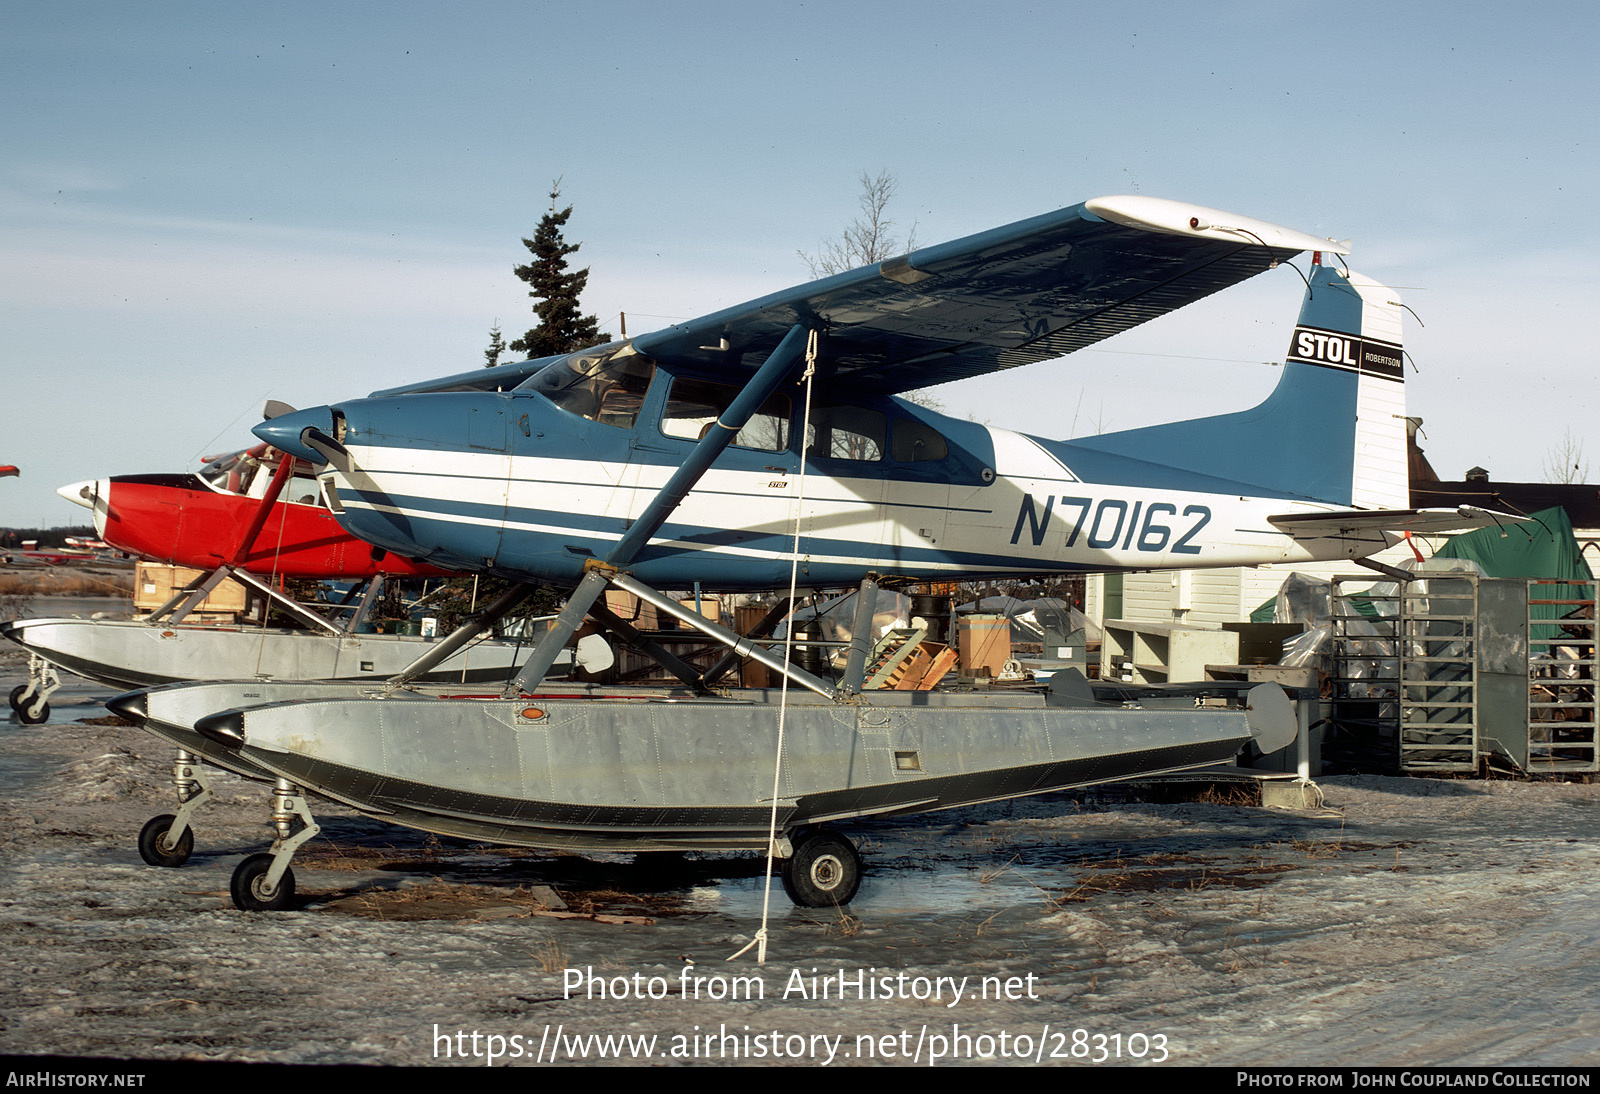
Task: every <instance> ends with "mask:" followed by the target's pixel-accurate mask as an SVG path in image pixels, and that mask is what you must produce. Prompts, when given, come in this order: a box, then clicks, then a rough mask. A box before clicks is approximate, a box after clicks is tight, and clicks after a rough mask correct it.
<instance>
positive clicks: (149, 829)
mask: <svg viewBox="0 0 1600 1094" xmlns="http://www.w3.org/2000/svg"><path fill="white" fill-rule="evenodd" d="M177 819H178V818H177V817H174V816H173V815H172V814H171V813H163V814H161V815H160V816H159V817H151V818H150V819H149V820H147V821H145V822H144V827H143V828H141V829H140V830H139V857H140V858H142V859H144V860H145V862H147V863H149V864H150V865H151V866H182V865H183V864H184V863H186V862H188V861H189V856H190V855H191V854H193V853H194V829H193V828H185V829H184V830H183V835H181V836H179V837H178V840H177V842H176V843H172V844H168V842H167V833H169V832H171V831H172V822H173V821H175V820H177Z"/></svg>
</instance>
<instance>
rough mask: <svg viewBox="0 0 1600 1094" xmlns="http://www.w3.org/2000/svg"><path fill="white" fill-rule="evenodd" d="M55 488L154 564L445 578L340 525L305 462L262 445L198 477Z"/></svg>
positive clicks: (106, 535)
mask: <svg viewBox="0 0 1600 1094" xmlns="http://www.w3.org/2000/svg"><path fill="white" fill-rule="evenodd" d="M56 493H58V494H60V495H61V496H62V497H64V498H66V499H67V500H68V501H70V502H73V503H75V504H77V505H82V506H84V507H85V508H87V509H91V510H93V511H94V526H95V531H96V532H98V533H99V535H100V537H101V538H102V539H104V540H105V541H106V543H107V544H109V545H110V546H112V547H114V548H116V549H117V550H119V551H126V552H127V553H128V554H131V555H137V556H138V557H140V558H144V559H148V560H150V561H152V562H166V563H171V564H173V565H177V566H189V567H192V568H194V569H197V570H214V569H216V568H217V567H219V566H229V567H232V568H235V569H239V570H244V571H246V572H249V573H253V574H262V575H276V576H279V577H308V578H338V579H346V580H363V579H367V578H372V577H376V576H379V575H383V576H386V577H439V576H443V575H444V574H445V571H443V570H440V569H437V568H435V567H433V566H425V565H420V564H417V563H413V562H411V561H410V560H408V559H404V558H401V557H400V556H398V555H393V554H389V553H387V552H385V551H384V550H383V549H382V548H378V547H372V546H371V545H369V544H366V543H363V542H361V541H360V540H358V539H356V538H354V537H353V536H351V535H350V534H349V533H347V532H346V531H344V529H342V528H340V527H339V525H338V523H337V522H336V521H335V520H334V519H333V515H332V514H331V513H329V512H328V510H327V509H326V508H324V507H323V506H322V505H321V504H319V502H318V497H317V480H316V479H315V478H314V477H313V473H312V468H311V465H310V464H307V463H306V462H305V461H304V460H294V459H289V460H286V459H285V458H284V455H283V453H282V452H280V451H278V450H277V449H276V448H271V447H268V446H267V445H264V444H260V445H256V446H255V447H254V448H248V449H245V450H243V451H241V452H231V453H228V454H227V455H224V456H216V457H212V458H211V459H208V460H207V461H206V462H205V464H204V466H202V467H201V469H200V471H199V472H198V473H197V474H180V475H171V474H167V475H117V476H114V477H112V478H105V479H91V480H89V481H87V482H75V483H72V484H71V485H69V486H63V487H61V488H60V489H59V490H57V491H56Z"/></svg>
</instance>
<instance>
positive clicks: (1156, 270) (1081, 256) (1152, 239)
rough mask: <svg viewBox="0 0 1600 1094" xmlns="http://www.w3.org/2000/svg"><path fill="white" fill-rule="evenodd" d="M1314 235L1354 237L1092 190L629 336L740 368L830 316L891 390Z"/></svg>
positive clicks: (661, 356)
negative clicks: (996, 224)
mask: <svg viewBox="0 0 1600 1094" xmlns="http://www.w3.org/2000/svg"><path fill="white" fill-rule="evenodd" d="M1307 250H1322V251H1332V252H1336V253H1341V254H1343V253H1346V252H1347V251H1348V244H1346V243H1331V242H1329V241H1328V240H1323V239H1317V238H1315V237H1313V236H1309V235H1306V234H1304V233H1302V232H1297V231H1293V230H1291V229H1288V228H1282V227H1279V226H1277V225H1274V224H1268V223H1266V222H1265V221H1259V220H1252V219H1251V218H1248V217H1242V216H1237V215H1235V214H1232V213H1224V212H1221V211H1219V210H1216V209H1207V208H1205V207H1203V206H1199V205H1189V204H1186V203H1183V202H1177V201H1168V200H1165V199H1162V198H1150V197H1142V196H1123V197H1108V198H1096V199H1093V200H1091V201H1086V202H1084V203H1082V204H1081V205H1075V206H1072V207H1071V208H1068V209H1062V210H1058V211H1057V212H1054V213H1046V214H1044V215H1043V216H1037V217H1032V218H1030V219H1028V220H1023V221H1018V222H1017V223H1015V224H1010V225H1007V226H1005V227H1001V228H994V229H991V230H989V231H986V232H980V233H978V234H977V235H972V236H967V237H966V238H964V239H958V240H954V241H953V242H950V243H941V244H937V245H935V246H931V247H924V248H921V249H919V250H916V251H913V252H911V253H910V254H907V255H904V256H901V257H899V258H892V259H888V260H886V261H883V262H880V263H878V264H876V265H872V266H863V267H861V268H859V269H855V270H850V271H847V272H845V273H841V274H837V275H835V276H833V277H828V278H824V279H823V280H821V281H814V282H811V283H809V284H806V285H801V286H798V287H796V288H793V289H788V290H785V291H783V292H778V293H773V294H771V295H770V296H764V297H762V298H760V299H758V300H753V301H751V302H749V303H747V304H740V305H738V306H736V307H732V308H727V309H725V310H723V311H719V312H715V313H713V314H711V315H708V316H705V317H703V318H700V319H695V320H692V321H690V322H688V323H682V324H679V325H677V326H673V327H668V328H665V329H664V330H659V331H655V332H652V333H650V334H646V335H642V336H640V337H637V338H635V339H634V346H635V348H636V349H638V351H639V352H641V353H643V354H645V355H646V356H649V357H653V358H655V359H657V360H659V361H664V362H671V363H674V364H681V365H689V366H693V367H698V368H702V369H706V370H709V371H712V372H720V373H728V374H732V375H736V376H737V375H742V374H748V373H752V372H754V371H755V369H756V368H758V367H759V366H760V364H761V362H762V361H764V360H765V359H766V357H767V356H768V355H769V354H770V353H771V352H772V351H773V349H774V348H775V347H776V346H777V344H778V343H779V341H781V340H782V338H783V336H784V335H785V334H786V333H787V332H788V331H789V330H790V328H792V327H793V326H794V325H795V324H797V323H799V324H804V325H806V326H809V327H813V328H821V329H822V330H823V331H824V342H825V344H824V352H823V357H824V359H825V361H826V365H825V367H826V369H827V370H828V371H827V373H826V376H827V377H828V378H830V379H835V380H844V381H848V382H849V386H850V388H851V389H852V391H855V392H859V393H864V394H867V393H877V394H894V393H896V392H901V391H909V390H911V389H914V388H920V387H927V386H929V385H931V384H942V383H945V382H947V381H950V380H960V379H964V378H966V377H970V376H979V375H983V374H985V373H989V372H995V371H998V370H1000V369H1006V368H1012V367H1015V366H1017V365H1024V364H1029V363H1032V362H1034V361H1042V360H1046V359H1049V358H1053V357H1060V356H1063V355H1064V354H1068V353H1071V352H1073V351H1075V350H1078V349H1082V348H1083V347H1084V346H1088V345H1092V344H1093V343H1095V342H1098V341H1100V340H1101V339H1104V338H1109V337H1110V336H1111V335H1113V334H1117V333H1119V332H1121V331H1124V330H1127V329H1129V328H1130V327H1134V326H1137V325H1138V324H1140V323H1144V322H1146V321H1148V320H1150V319H1154V318H1155V317H1157V316H1159V315H1164V314H1166V313H1167V312H1169V311H1174V310H1176V309H1178V308H1181V307H1183V306H1184V305H1185V304H1190V303H1193V302H1194V301H1196V300H1199V299H1201V298H1203V297H1205V296H1209V295H1210V294H1211V293H1214V292H1217V291H1218V290H1220V289H1224V288H1227V287H1228V286H1230V285H1233V284H1236V283H1238V282H1240V281H1243V280H1245V279H1246V278H1249V277H1251V276H1253V275H1255V274H1257V273H1260V272H1262V271H1263V270H1267V269H1270V268H1271V267H1273V266H1275V265H1277V264H1278V263H1279V262H1281V261H1283V260H1285V259H1288V258H1291V257H1293V256H1294V255H1296V254H1299V253H1300V252H1302V251H1307ZM503 367H506V368H513V367H515V366H503ZM484 371H489V370H480V372H484ZM452 379H457V378H452ZM439 382H440V381H433V383H434V384H437V383H439ZM399 390H406V389H396V391H397V392H398V391H399ZM430 390H439V389H438V388H435V387H430Z"/></svg>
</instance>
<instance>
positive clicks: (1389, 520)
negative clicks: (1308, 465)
mask: <svg viewBox="0 0 1600 1094" xmlns="http://www.w3.org/2000/svg"><path fill="white" fill-rule="evenodd" d="M1527 519H1528V518H1527V517H1519V516H1513V515H1512V514H1510V513H1495V512H1491V511H1490V510H1488V509H1477V508H1474V507H1472V506H1470V505H1463V506H1461V507H1460V508H1459V509H1348V510H1345V511H1343V512H1333V513H1290V514H1286V515H1283V516H1276V517H1268V518H1267V522H1268V523H1269V524H1271V525H1272V526H1273V527H1274V528H1277V529H1278V530H1279V531H1282V532H1287V533H1288V534H1289V535H1291V536H1293V537H1294V538H1295V539H1296V540H1312V539H1349V540H1352V541H1358V540H1367V541H1370V540H1372V539H1373V538H1374V537H1376V536H1379V535H1381V534H1382V533H1384V532H1410V533H1411V534H1412V535H1419V536H1420V535H1436V534H1439V533H1442V532H1470V531H1472V530H1473V529H1476V528H1489V527H1492V526H1495V525H1505V524H1520V523H1522V522H1524V521H1526V520H1527Z"/></svg>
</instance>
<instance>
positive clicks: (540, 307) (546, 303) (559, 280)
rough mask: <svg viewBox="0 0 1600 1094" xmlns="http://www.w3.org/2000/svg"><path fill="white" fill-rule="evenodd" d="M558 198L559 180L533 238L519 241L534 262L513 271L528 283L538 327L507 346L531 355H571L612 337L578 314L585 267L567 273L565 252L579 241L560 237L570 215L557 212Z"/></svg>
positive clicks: (586, 280) (594, 321)
mask: <svg viewBox="0 0 1600 1094" xmlns="http://www.w3.org/2000/svg"><path fill="white" fill-rule="evenodd" d="M560 197H561V180H560V179H557V180H556V181H555V182H554V183H552V184H551V186H550V211H549V212H548V213H546V214H545V215H544V217H543V218H542V219H541V220H540V221H539V227H538V230H537V231H535V232H534V233H533V238H532V239H524V240H523V241H522V244H523V246H525V247H527V248H528V250H529V251H530V252H531V253H532V254H533V262H532V263H531V264H529V265H527V266H518V267H517V268H516V271H515V272H516V275H517V277H519V278H521V279H522V280H523V281H526V282H527V283H528V286H529V288H528V295H529V296H531V297H533V298H534V300H536V301H537V303H536V304H534V306H533V311H534V314H535V315H537V316H538V317H539V325H538V326H537V327H534V328H533V329H532V330H530V331H528V333H527V334H524V335H523V336H522V337H521V338H519V339H517V340H516V341H515V342H512V343H511V347H510V348H511V349H512V350H513V351H515V352H517V353H525V354H527V355H528V356H529V357H548V356H551V355H553V354H557V353H571V352H572V351H573V350H579V349H587V348H588V347H589V346H593V345H598V344H599V343H601V342H609V341H610V340H611V335H609V334H604V333H602V332H601V330H600V321H599V320H598V319H596V318H595V317H594V316H592V315H583V314H581V313H580V312H579V309H578V297H579V296H581V295H582V294H583V290H584V287H585V286H586V285H587V284H588V283H589V271H588V270H587V269H583V270H577V271H575V272H573V273H568V272H567V256H568V255H570V254H573V253H575V252H576V251H577V250H578V248H579V247H580V246H581V244H577V243H568V242H567V241H566V239H565V238H564V237H563V236H562V228H563V227H565V226H566V223H567V218H568V217H570V216H572V206H570V205H569V206H567V207H566V208H565V209H562V210H561V211H560V212H557V211H556V200H557V199H558V198H560Z"/></svg>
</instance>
